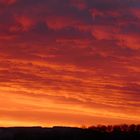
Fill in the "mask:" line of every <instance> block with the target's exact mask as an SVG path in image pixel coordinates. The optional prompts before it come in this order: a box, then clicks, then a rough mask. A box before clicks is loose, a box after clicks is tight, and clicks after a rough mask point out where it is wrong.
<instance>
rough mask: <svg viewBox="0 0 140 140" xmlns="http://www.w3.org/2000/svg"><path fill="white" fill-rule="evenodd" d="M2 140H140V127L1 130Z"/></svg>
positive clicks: (22, 128) (0, 137)
mask: <svg viewBox="0 0 140 140" xmlns="http://www.w3.org/2000/svg"><path fill="white" fill-rule="evenodd" d="M0 140H140V125H129V126H128V125H119V126H98V127H94V126H93V127H89V128H72V127H53V128H42V127H12V128H0Z"/></svg>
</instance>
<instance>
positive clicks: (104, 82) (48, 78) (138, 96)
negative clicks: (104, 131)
mask: <svg viewBox="0 0 140 140" xmlns="http://www.w3.org/2000/svg"><path fill="white" fill-rule="evenodd" d="M0 19H1V20H0V114H2V115H1V117H2V118H1V121H0V125H6V126H7V125H8V126H9V125H42V126H48V125H49V126H52V125H76V126H77V125H78V126H79V125H83V124H84V125H92V124H99V123H103V124H116V123H140V118H139V116H140V111H139V110H140V39H139V36H140V2H139V0H123V1H121V0H113V1H112V0H100V1H99V0H93V1H91V0H60V1H58V0H1V1H0Z"/></svg>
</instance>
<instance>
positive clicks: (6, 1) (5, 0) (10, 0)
mask: <svg viewBox="0 0 140 140" xmlns="http://www.w3.org/2000/svg"><path fill="white" fill-rule="evenodd" d="M16 1H17V0H1V3H3V4H7V5H11V4H14V3H15V2H16Z"/></svg>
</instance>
